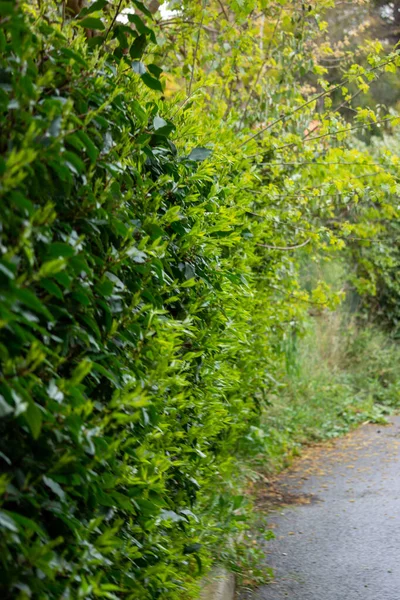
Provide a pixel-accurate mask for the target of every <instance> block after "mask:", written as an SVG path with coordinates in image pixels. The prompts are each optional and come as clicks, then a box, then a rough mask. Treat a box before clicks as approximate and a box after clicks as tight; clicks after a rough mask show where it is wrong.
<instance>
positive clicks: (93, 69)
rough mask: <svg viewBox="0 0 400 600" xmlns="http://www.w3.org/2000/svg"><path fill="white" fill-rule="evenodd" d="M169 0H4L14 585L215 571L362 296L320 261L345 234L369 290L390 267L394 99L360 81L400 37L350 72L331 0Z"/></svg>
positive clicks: (5, 431)
mask: <svg viewBox="0 0 400 600" xmlns="http://www.w3.org/2000/svg"><path fill="white" fill-rule="evenodd" d="M153 4H154V3H149V4H148V5H145V4H142V3H141V2H136V1H135V2H123V1H122V2H118V3H117V2H107V1H106V0H97V1H96V2H94V3H90V4H89V5H88V6H86V7H84V6H82V5H79V6H78V8H77V9H76V7H77V3H74V2H65V3H64V2H62V3H61V4H58V3H55V2H52V1H50V0H46V1H42V2H39V3H37V4H34V3H23V2H16V3H15V2H8V1H5V2H1V3H0V18H1V25H2V32H1V34H0V47H1V71H0V72H1V87H0V104H1V115H2V116H1V125H2V127H1V134H0V148H1V158H0V176H1V182H0V185H1V187H0V191H1V199H0V201H1V205H0V206H1V215H2V225H1V227H2V229H1V253H2V255H1V260H0V278H1V306H0V322H1V330H0V355H1V378H0V394H1V395H0V410H1V413H0V428H1V441H0V460H1V461H2V475H1V480H0V482H1V489H0V491H1V512H0V527H1V529H2V537H1V541H0V548H1V567H2V577H1V584H0V588H1V591H2V595H3V597H4V598H13V599H14V598H19V599H20V600H22V599H24V598H30V597H32V598H40V599H42V598H49V599H53V598H54V599H55V598H85V599H86V598H97V597H107V598H144V599H145V598H149V599H150V598H151V599H154V598H188V597H190V595H193V594H194V593H195V584H194V583H193V582H194V581H195V580H196V578H198V577H199V575H201V573H202V570H203V567H204V566H207V565H208V564H209V563H210V561H211V557H212V556H213V555H214V556H220V557H221V558H223V559H224V560H233V559H232V553H229V551H228V550H224V551H223V552H222V553H221V550H220V547H221V545H223V544H224V543H225V544H226V548H229V544H227V543H226V541H227V540H230V539H232V538H233V537H235V536H236V534H237V532H238V531H239V530H241V529H243V528H244V527H245V526H246V525H245V523H244V518H245V512H246V502H245V500H244V498H243V497H242V496H241V495H240V494H238V493H237V491H236V489H235V486H234V485H232V477H233V476H232V471H233V469H234V461H235V459H234V457H235V455H237V454H240V453H247V452H249V451H250V450H251V448H252V446H254V444H257V443H258V441H259V439H258V438H259V434H258V433H257V432H258V429H257V425H258V421H259V415H260V412H261V409H262V407H263V406H264V405H265V404H266V402H267V400H268V398H270V397H271V394H273V393H275V392H276V390H279V385H280V384H279V381H278V380H279V379H280V378H281V377H282V374H283V373H284V371H285V364H286V363H287V357H288V352H289V349H290V348H292V347H293V344H294V343H295V340H296V339H297V338H298V336H299V335H300V334H301V333H302V331H303V330H304V327H305V325H304V324H305V323H306V317H307V315H308V313H309V311H310V310H314V311H317V312H318V311H324V310H326V309H327V308H331V309H333V308H335V307H336V306H337V305H338V303H339V302H340V300H341V298H342V297H343V295H344V294H343V290H341V289H338V290H335V289H330V287H329V284H328V283H327V281H326V280H324V278H321V279H320V280H317V281H313V282H312V284H310V285H308V283H307V282H306V283H304V278H302V277H301V272H302V269H304V264H306V265H307V264H313V262H315V260H316V259H317V257H321V256H322V257H323V260H329V259H330V257H332V256H335V255H336V254H337V253H338V252H339V253H341V256H343V257H344V258H345V260H348V261H349V264H351V265H352V269H353V279H352V281H353V285H355V286H357V289H358V290H359V292H360V293H361V292H366V293H367V296H368V294H369V295H370V296H373V295H374V294H376V289H377V288H376V287H375V288H374V287H373V282H374V281H375V280H376V278H377V277H378V275H379V276H380V277H381V276H382V277H383V276H384V275H385V276H386V274H387V269H388V268H392V266H393V262H390V261H389V262H390V264H389V263H388V262H386V263H385V264H384V265H382V264H381V263H379V264H378V260H377V258H376V257H377V254H376V251H375V250H374V249H376V247H377V246H376V244H377V243H378V240H381V239H384V240H387V239H388V238H387V237H386V236H387V232H390V235H391V232H392V228H393V227H395V225H394V222H395V221H394V219H395V218H396V216H397V213H398V207H397V205H396V202H395V197H396V194H397V193H398V184H397V180H396V167H397V164H398V159H397V157H396V155H395V153H392V152H390V151H389V150H388V151H386V150H385V152H384V156H382V155H381V154H380V153H379V151H377V153H375V151H373V152H370V151H369V150H368V149H367V148H366V147H365V145H364V144H363V142H362V141H361V140H360V139H355V138H354V137H352V136H353V132H354V131H355V132H357V133H359V132H361V133H365V134H366V132H368V135H369V136H370V135H371V132H372V133H374V132H375V133H377V134H379V132H380V131H381V130H382V129H383V128H385V130H386V131H387V135H388V134H391V131H392V128H393V127H394V126H395V125H396V123H397V118H396V116H395V115H394V114H392V113H390V112H388V111H387V110H386V109H385V111H383V109H382V110H381V111H380V112H379V111H378V113H377V114H376V113H375V112H372V111H371V110H369V109H365V108H357V105H355V104H354V102H353V97H352V96H351V94H350V93H349V87H348V86H349V85H350V83H351V85H352V86H354V87H355V89H357V92H358V90H359V91H360V93H361V92H367V91H368V86H369V84H370V83H371V82H373V81H374V80H375V79H376V77H377V76H378V74H379V73H381V72H382V70H385V69H390V70H393V69H395V68H396V65H397V62H398V60H399V59H398V55H397V52H395V51H394V52H392V53H389V54H387V55H384V54H383V49H382V47H381V46H380V45H379V44H371V46H370V52H369V53H367V54H366V55H365V57H364V58H365V60H364V63H365V64H364V63H363V64H361V65H352V64H350V63H351V60H350V59H351V56H349V57H348V58H349V64H346V67H344V68H343V70H342V72H341V73H340V81H339V82H337V83H336V84H332V83H330V82H329V81H328V80H327V79H323V76H324V74H325V73H326V69H325V67H324V66H323V65H322V64H321V60H320V55H319V54H318V52H317V49H318V48H320V47H321V45H322V43H325V44H328V42H327V41H326V42H323V41H321V35H322V34H323V32H324V31H325V30H326V27H327V25H326V22H325V21H324V19H323V17H324V10H325V9H326V8H328V7H330V6H331V5H332V2H330V1H328V0H318V1H314V2H312V3H308V4H301V5H300V4H299V3H298V2H291V1H290V0H287V1H286V0H285V1H280V2H276V3H269V2H268V3H267V2H261V1H260V2H256V1H255V0H254V1H249V2H236V1H233V0H232V1H231V2H219V1H218V2H207V3H199V2H187V3H183V4H182V5H181V6H180V7H179V10H178V12H176V13H172V14H171V16H169V17H165V18H161V17H160V16H159V14H156V16H154V14H153V13H154V10H155V9H157V6H155V7H154V6H153ZM156 4H158V3H156ZM74 7H75V8H74ZM172 8H173V6H172ZM175 8H176V6H175ZM149 9H151V10H149ZM321 32H322V33H321ZM325 50H326V52H329V50H328V47H327V46H325ZM315 82H316V83H315ZM335 94H336V96H335ZM331 97H336V98H337V97H339V98H340V100H339V102H340V104H339V106H337V105H333V103H332V100H331ZM343 103H345V104H346V106H350V105H352V110H353V112H354V113H355V116H354V119H353V121H352V122H351V123H346V122H345V121H344V119H343V116H342V111H341V108H342V107H341V106H340V105H341V104H343ZM392 173H393V174H392ZM380 243H381V241H379V244H380ZM385 243H386V241H385ZM388 243H391V242H388ZM371 253H373V256H374V258H373V259H372V258H371ZM366 255H367V256H368V257H369V258H367V259H366V258H365V256H366ZM318 259H319V258H318ZM374 261H375V262H374ZM306 268H307V267H306Z"/></svg>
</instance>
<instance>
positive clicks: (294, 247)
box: [257, 238, 311, 250]
mask: <svg viewBox="0 0 400 600" xmlns="http://www.w3.org/2000/svg"><path fill="white" fill-rule="evenodd" d="M309 242H311V238H307V239H306V241H305V242H302V243H301V244H296V245H295V246H270V245H269V244H257V246H261V247H262V248H269V249H270V250H297V248H303V246H306V245H307V244H308V243H309Z"/></svg>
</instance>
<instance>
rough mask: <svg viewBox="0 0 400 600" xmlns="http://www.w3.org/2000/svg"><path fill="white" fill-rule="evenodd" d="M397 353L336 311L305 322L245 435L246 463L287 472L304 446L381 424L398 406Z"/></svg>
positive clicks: (373, 330)
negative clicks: (255, 446) (257, 422)
mask: <svg viewBox="0 0 400 600" xmlns="http://www.w3.org/2000/svg"><path fill="white" fill-rule="evenodd" d="M399 359H400V348H399V347H398V345H396V344H395V343H394V342H393V341H392V340H391V339H390V338H389V337H388V336H387V335H386V334H385V333H384V332H382V331H380V330H379V329H378V328H377V327H375V326H372V325H368V324H367V325H365V324H358V323H357V320H356V319H355V317H351V316H349V315H348V314H346V313H345V312H344V311H343V310H339V311H337V312H333V313H329V314H324V315H320V316H317V317H312V318H310V320H309V322H308V323H307V325H306V330H305V334H304V336H303V337H302V338H300V339H299V340H298V341H297V343H295V344H294V345H293V344H292V345H291V347H290V351H288V352H287V373H286V375H285V377H284V379H283V383H282V384H281V386H279V387H278V389H277V390H276V391H275V392H274V393H273V394H272V395H271V396H270V398H269V402H270V405H269V407H268V409H267V410H266V411H265V414H264V417H263V420H262V424H261V426H260V427H259V428H257V429H254V430H253V432H252V440H255V439H256V438H257V439H258V443H259V444H260V448H261V449H262V451H261V452H258V453H257V454H256V455H255V458H253V459H252V461H253V464H257V465H258V466H259V467H262V468H263V469H266V470H269V471H275V470H279V469H281V468H284V467H285V466H287V465H288V464H289V463H290V461H291V459H292V457H293V456H296V455H298V454H299V453H300V452H301V447H302V446H303V445H305V444H310V443H313V442H318V441H321V440H325V439H331V438H334V437H337V436H339V435H343V434H345V433H347V432H348V431H349V430H350V429H352V428H353V427H355V426H357V425H360V424H361V423H364V422H367V421H369V422H385V420H386V417H387V416H388V415H389V414H390V413H392V412H393V411H394V410H395V409H396V408H397V407H398V406H399V402H400V374H399V373H398V369H397V368H396V365H397V364H398V361H399Z"/></svg>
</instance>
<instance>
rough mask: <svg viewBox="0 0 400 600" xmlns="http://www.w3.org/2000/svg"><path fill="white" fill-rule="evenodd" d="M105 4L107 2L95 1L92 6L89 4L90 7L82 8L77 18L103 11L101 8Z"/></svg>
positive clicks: (105, 0)
mask: <svg viewBox="0 0 400 600" xmlns="http://www.w3.org/2000/svg"><path fill="white" fill-rule="evenodd" d="M107 4H108V2H107V0H96V2H93V4H91V5H90V6H87V7H85V8H83V9H82V10H81V12H80V13H79V15H78V16H79V18H80V17H84V16H86V15H89V14H91V13H93V12H96V11H98V10H103V8H104V7H105V6H106V5H107Z"/></svg>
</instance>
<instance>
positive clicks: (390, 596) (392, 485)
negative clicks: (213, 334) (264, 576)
mask: <svg viewBox="0 0 400 600" xmlns="http://www.w3.org/2000/svg"><path fill="white" fill-rule="evenodd" d="M269 494H270V492H269V491H268V488H266V489H265V497H266V500H267V501H268V495H269ZM273 496H274V500H275V508H273V509H272V512H271V514H270V519H269V525H270V526H271V528H272V530H273V531H274V533H275V536H276V538H275V539H274V540H272V541H269V542H266V546H265V549H266V564H267V565H269V566H271V567H273V569H274V571H275V580H274V582H273V583H271V584H269V585H266V586H263V587H261V588H260V589H259V590H257V591H253V592H246V591H242V593H240V594H239V598H240V600H250V599H251V600H400V417H394V418H392V419H391V423H390V425H388V426H384V425H383V426H382V425H364V426H362V427H361V428H359V429H358V430H357V431H354V432H352V433H351V434H349V435H347V436H345V437H344V438H341V439H338V440H336V441H335V442H333V443H332V444H329V445H328V446H325V445H321V446H318V447H316V448H313V449H311V450H309V451H307V452H306V454H305V456H304V457H303V458H301V459H298V460H297V461H296V462H295V464H294V465H293V466H292V467H291V468H290V469H289V470H287V471H285V473H284V474H283V475H281V477H280V478H279V481H278V482H277V483H276V485H275V488H274V492H273ZM276 497H282V498H283V502H285V503H286V505H285V506H284V507H277V506H276ZM261 499H262V494H261Z"/></svg>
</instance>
